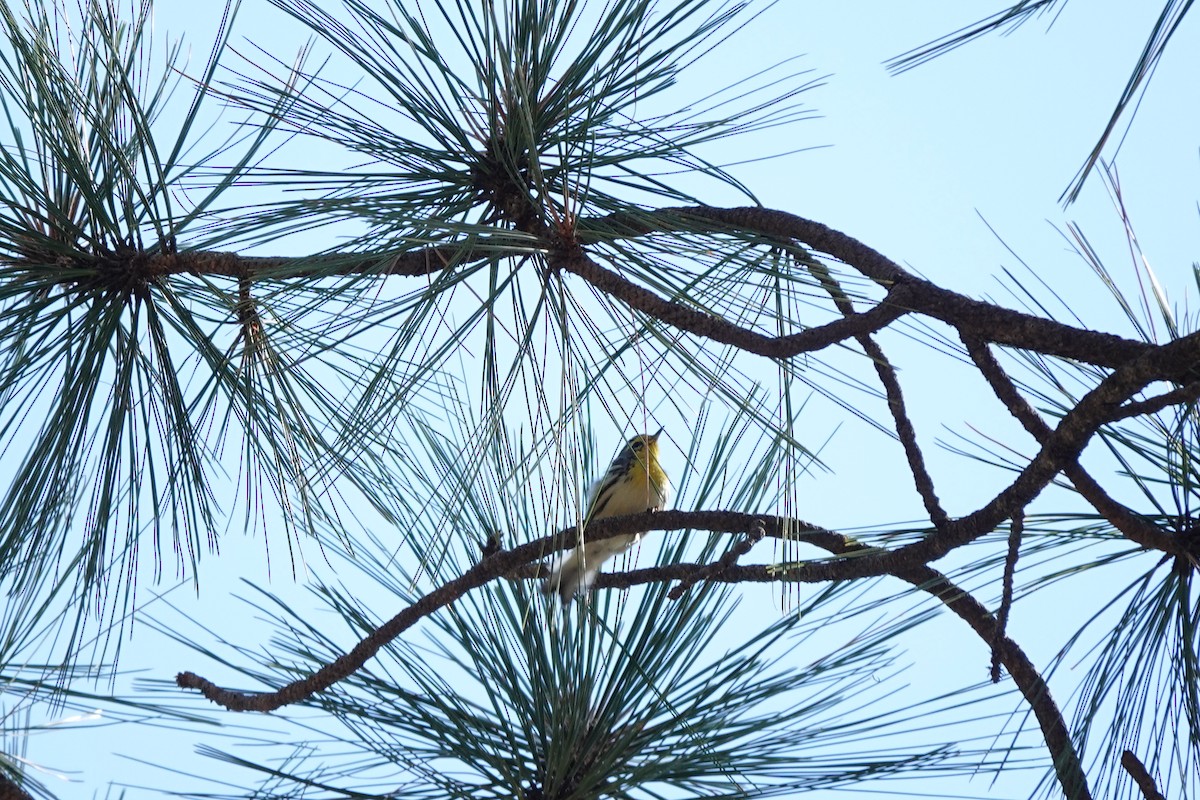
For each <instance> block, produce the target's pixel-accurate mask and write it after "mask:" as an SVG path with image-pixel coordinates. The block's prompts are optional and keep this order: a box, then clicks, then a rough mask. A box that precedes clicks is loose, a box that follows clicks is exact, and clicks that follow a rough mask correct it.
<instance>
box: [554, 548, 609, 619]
mask: <svg viewBox="0 0 1200 800" xmlns="http://www.w3.org/2000/svg"><path fill="white" fill-rule="evenodd" d="M599 571H600V559H588V563H587V565H586V568H585V565H584V558H583V551H582V550H580V549H578V548H577V549H575V550H572V551H571V552H570V553H569V554H568V555H567V557H566V558H564V559H562V560H561V561H559V562H558V563H557V564H555V565H554V569H553V571H552V572H551V573H550V575H549V576H548V577H547V578H546V579H545V580H544V581H543V582H542V594H557V595H558V599H559V600H561V601H562V604H563V605H564V606H565V605H566V604H567V603H569V602H571V598H572V597H574V596H575V595H577V594H579V593H580V592H586V591H587V589H588V587H589V586H591V585H592V581H594V580H596V573H597V572H599Z"/></svg>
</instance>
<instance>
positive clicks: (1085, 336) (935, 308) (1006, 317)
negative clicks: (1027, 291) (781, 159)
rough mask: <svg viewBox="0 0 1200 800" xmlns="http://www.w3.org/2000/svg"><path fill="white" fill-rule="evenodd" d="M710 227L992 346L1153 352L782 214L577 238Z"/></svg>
mask: <svg viewBox="0 0 1200 800" xmlns="http://www.w3.org/2000/svg"><path fill="white" fill-rule="evenodd" d="M714 223H716V224H717V225H719V226H720V229H721V230H725V231H747V232H753V233H757V234H761V235H764V236H771V237H776V238H779V239H787V240H792V241H796V242H799V243H801V244H804V245H807V246H809V247H811V248H813V249H814V250H818V251H820V252H822V253H828V254H829V255H831V256H833V257H834V258H836V259H838V260H839V261H842V262H843V263H845V264H848V265H850V266H851V267H853V268H854V269H856V270H858V271H859V272H860V273H862V274H863V275H864V276H866V277H867V278H870V279H871V280H873V281H875V282H876V283H877V284H879V285H880V286H883V287H884V288H885V289H888V290H889V291H892V290H894V289H896V288H898V287H901V286H903V287H906V288H907V289H909V290H910V291H909V292H908V294H907V295H906V296H905V302H906V309H907V310H908V311H911V312H916V313H920V314H925V315H927V316H930V317H933V318H934V319H938V320H941V321H942V322H945V323H947V324H948V325H951V326H953V327H955V328H957V329H958V330H959V331H961V332H963V333H967V334H974V335H976V336H980V337H982V338H984V339H986V340H987V341H991V342H995V343H996V344H1003V345H1011V346H1014V347H1021V348H1024V349H1026V350H1036V351H1037V352H1039V353H1045V354H1046V355H1054V356H1061V357H1064V358H1073V359H1075V360H1077V361H1085V362H1087V363H1089V364H1097V365H1099V366H1106V367H1116V366H1119V365H1121V364H1124V363H1126V362H1128V361H1129V360H1131V359H1133V358H1137V357H1138V356H1141V355H1144V354H1145V353H1147V352H1149V351H1151V350H1153V349H1154V346H1153V345H1148V344H1146V343H1144V342H1138V341H1134V340H1132V339H1124V338H1122V337H1120V336H1114V335H1113V334H1109V333H1099V332H1097V331H1089V330H1085V329H1082V328H1074V327H1072V326H1070V325H1064V324H1063V323H1061V322H1055V321H1053V320H1048V319H1042V318H1040V317H1034V316H1031V315H1029V314H1024V313H1021V312H1019V311H1013V310H1010V309H1007V308H1001V307H999V306H994V305H992V304H990V303H985V302H982V301H980V300H972V299H970V298H968V297H964V296H963V295H960V294H957V293H955V292H952V291H949V290H947V289H943V288H941V287H940V286H937V285H936V284H933V283H930V282H929V281H927V280H924V279H922V278H918V277H916V276H915V275H913V274H911V273H909V272H908V271H906V270H905V269H904V268H903V267H901V266H900V265H899V264H897V263H895V262H894V261H892V260H891V259H889V258H887V257H886V256H884V255H883V254H881V253H879V252H878V251H876V250H873V249H872V248H870V247H868V246H867V245H865V244H863V243H862V242H860V241H858V240H857V239H855V238H853V237H851V236H847V235H846V234H844V233H841V232H840V231H836V230H834V229H833V228H830V227H828V226H827V225H822V224H821V223H819V222H814V221H812V220H808V219H804V218H803V217H798V216H796V215H794V214H789V213H787V212H785V211H776V210H774V209H768V208H762V207H758V206H748V207H742V208H714V207H711V206H690V207H678V208H663V209H656V210H653V211H638V212H621V213H616V214H610V215H608V216H607V217H601V218H597V219H592V220H581V221H580V230H579V233H578V238H579V241H580V242H582V243H585V244H587V243H590V242H600V241H603V240H605V239H608V238H628V237H630V236H644V235H648V234H651V233H659V232H664V231H672V230H687V231H696V230H710V231H711V230H712V225H713V224H714Z"/></svg>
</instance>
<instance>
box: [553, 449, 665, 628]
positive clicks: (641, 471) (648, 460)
mask: <svg viewBox="0 0 1200 800" xmlns="http://www.w3.org/2000/svg"><path fill="white" fill-rule="evenodd" d="M661 434H662V429H659V431H658V433H656V434H654V435H653V436H635V437H633V438H632V439H630V440H629V441H628V442H627V443H626V444H625V447H624V448H622V450H621V452H620V453H619V454H618V455H617V457H616V458H614V459H613V462H612V464H611V465H610V466H609V468H608V472H606V473H604V477H603V478H601V479H600V480H598V481H596V482H595V483H594V484H592V488H591V489H590V490H589V491H588V506H587V516H585V517H584V520H583V522H584V527H581V528H580V546H579V547H576V548H575V549H574V550H572V551H571V552H570V553H569V554H568V555H567V556H566V558H563V559H562V560H561V561H559V563H558V564H556V565H555V567H554V571H553V572H551V573H550V576H549V577H548V578H546V581H545V583H543V584H542V591H543V592H545V593H546V594H550V593H551V592H555V593H557V594H558V596H559V598H561V599H562V601H563V603H564V604H565V603H569V602H570V601H571V598H572V597H574V596H575V595H576V593H578V592H581V591H586V590H587V588H588V586H590V585H591V583H592V581H593V580H595V579H596V573H598V572H599V571H600V565H602V564H603V563H604V562H605V561H607V560H608V559H610V558H612V557H613V556H615V555H617V554H618V553H623V552H625V551H626V550H628V549H629V547H630V546H631V545H632V544H633V543H634V542H636V541H637V540H638V536H639V534H636V533H634V534H630V535H628V536H613V537H610V538H608V539H601V540H599V541H596V542H589V541H587V533H586V530H585V527H586V525H587V523H589V522H591V521H593V520H597V519H604V518H605V517H616V516H620V515H622V514H636V513H638V512H640V511H657V510H658V509H660V508H662V507H663V506H665V505H666V503H667V495H668V492H669V490H670V485H669V484H668V482H667V473H665V472H663V469H662V467H661V466H660V465H659V463H658V437H659V436H660V435H661Z"/></svg>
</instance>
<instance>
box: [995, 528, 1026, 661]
mask: <svg viewBox="0 0 1200 800" xmlns="http://www.w3.org/2000/svg"><path fill="white" fill-rule="evenodd" d="M1024 527H1025V512H1024V510H1018V511H1017V513H1015V514H1013V518H1012V525H1011V527H1009V529H1008V553H1006V554H1005V557H1004V576H1003V578H1002V579H1001V582H1000V608H999V609H998V610H997V611H996V638H995V639H994V640H993V642H992V683H999V682H1000V646H1001V645H1000V641H1001V640H1002V639H1003V638H1004V637H1005V636H1006V635H1007V634H1006V631H1007V630H1008V614H1009V610H1010V609H1011V608H1012V599H1013V581H1014V579H1015V577H1016V572H1017V555H1018V554H1019V553H1020V550H1021V532H1022V529H1023V528H1024Z"/></svg>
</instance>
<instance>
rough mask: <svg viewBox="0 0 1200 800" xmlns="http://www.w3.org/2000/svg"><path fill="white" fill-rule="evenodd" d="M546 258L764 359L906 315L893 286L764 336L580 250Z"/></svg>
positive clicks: (669, 320)
mask: <svg viewBox="0 0 1200 800" xmlns="http://www.w3.org/2000/svg"><path fill="white" fill-rule="evenodd" d="M547 260H548V264H549V267H550V268H551V269H557V270H562V271H564V272H570V273H571V274H572V275H577V276H579V277H580V278H583V279H584V280H585V281H587V282H588V283H590V284H591V285H592V286H594V287H596V288H597V289H599V290H600V291H602V292H604V293H606V294H608V295H611V296H612V297H615V298H617V299H618V300H620V301H621V302H623V303H625V304H626V305H627V306H629V307H630V308H632V309H635V310H637V311H641V312H642V313H644V314H647V315H649V316H651V317H654V318H655V319H657V320H660V321H661V322H665V323H666V324H668V325H672V326H674V327H676V328H678V329H679V330H681V331H686V332H687V333H692V334H695V335H696V336H703V337H704V338H706V339H711V340H713V341H714V342H720V343H721V344H728V345H733V346H734V347H737V348H738V349H740V350H742V351H744V352H747V353H754V354H755V355H760V356H767V357H768V358H791V357H792V356H795V355H798V354H800V353H809V352H812V351H814V350H822V349H824V348H826V347H828V346H829V345H831V344H834V343H836V342H841V341H844V340H846V339H850V338H853V337H855V336H863V335H865V334H868V333H874V332H875V331H879V330H882V329H883V328H886V327H887V326H888V325H890V324H891V323H893V322H895V321H896V320H897V319H899V318H900V317H902V316H904V315H905V314H907V313H908V310H907V309H906V308H905V306H906V305H907V300H908V292H907V290H905V289H900V288H897V289H895V290H893V291H890V292H888V296H887V297H885V298H884V299H883V300H882V301H881V302H880V303H879V304H877V305H876V306H874V307H873V308H871V309H870V310H869V311H865V312H863V313H861V314H853V313H852V314H848V315H846V316H844V317H842V319H839V320H834V321H833V322H828V323H826V324H824V325H818V326H816V327H814V328H809V329H807V330H804V331H800V332H799V333H793V334H789V335H787V336H768V335H767V334H764V333H759V332H758V331H753V330H750V329H749V328H743V327H741V326H739V325H734V324H733V323H732V322H729V321H727V320H725V319H723V318H721V317H718V316H716V315H714V314H709V313H707V312H704V311H700V310H699V309H695V308H689V307H687V306H685V305H682V304H680V303H673V302H671V301H669V300H664V299H662V298H661V297H659V296H658V295H656V294H654V293H653V292H651V291H650V290H648V289H645V288H643V287H641V286H639V285H638V284H636V283H633V282H632V281H629V280H627V279H625V278H622V277H621V276H620V275H618V274H617V273H615V272H613V271H612V270H610V269H608V268H607V267H604V266H601V265H600V264H597V263H596V262H595V261H593V260H592V259H591V258H589V257H588V256H587V254H586V253H584V252H583V251H582V250H578V249H576V250H573V251H568V252H551V253H550V254H549V255H548V256H547Z"/></svg>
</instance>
